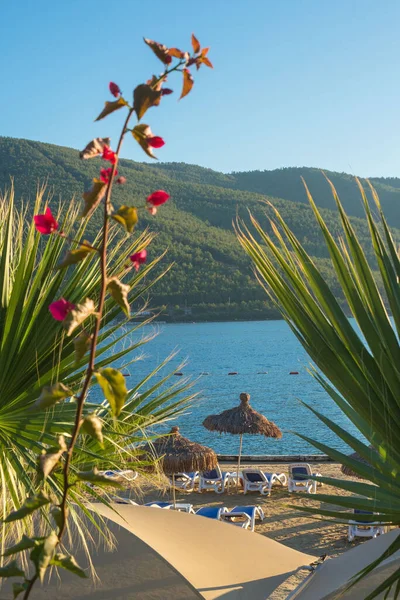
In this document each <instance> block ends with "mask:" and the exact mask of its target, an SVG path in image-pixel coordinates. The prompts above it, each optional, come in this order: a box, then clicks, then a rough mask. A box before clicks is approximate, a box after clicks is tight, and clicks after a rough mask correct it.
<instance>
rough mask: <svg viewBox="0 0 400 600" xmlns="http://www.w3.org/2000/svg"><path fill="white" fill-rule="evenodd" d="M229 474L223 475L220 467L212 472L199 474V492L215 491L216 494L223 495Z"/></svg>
mask: <svg viewBox="0 0 400 600" xmlns="http://www.w3.org/2000/svg"><path fill="white" fill-rule="evenodd" d="M228 476H229V473H223V472H222V471H221V468H220V466H219V465H217V466H216V467H215V469H212V470H211V471H202V472H200V474H199V492H200V493H201V492H202V491H203V490H213V491H214V492H215V493H216V494H223V492H224V491H225V484H226V480H227V477H228Z"/></svg>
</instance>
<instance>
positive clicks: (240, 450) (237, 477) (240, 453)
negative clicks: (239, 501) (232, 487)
mask: <svg viewBox="0 0 400 600" xmlns="http://www.w3.org/2000/svg"><path fill="white" fill-rule="evenodd" d="M242 442H243V434H242V433H241V434H240V444H239V456H238V466H237V476H236V493H237V494H238V493H239V471H240V458H241V456H242Z"/></svg>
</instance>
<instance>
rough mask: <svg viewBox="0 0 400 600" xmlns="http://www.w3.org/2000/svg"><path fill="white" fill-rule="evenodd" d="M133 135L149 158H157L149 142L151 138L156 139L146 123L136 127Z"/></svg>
mask: <svg viewBox="0 0 400 600" xmlns="http://www.w3.org/2000/svg"><path fill="white" fill-rule="evenodd" d="M132 135H133V137H134V138H135V140H136V141H137V143H138V144H139V145H140V146H141V148H142V149H143V150H144V151H145V152H146V154H147V156H150V158H156V156H154V154H153V150H152V147H151V146H150V145H149V142H148V139H149V138H150V139H152V138H154V136H153V133H152V131H151V129H150V127H149V126H148V125H145V124H144V123H140V124H139V125H136V127H134V128H133V129H132Z"/></svg>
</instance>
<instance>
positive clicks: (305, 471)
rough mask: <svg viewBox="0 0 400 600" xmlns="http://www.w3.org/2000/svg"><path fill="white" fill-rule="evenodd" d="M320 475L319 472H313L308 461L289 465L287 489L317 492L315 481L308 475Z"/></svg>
mask: <svg viewBox="0 0 400 600" xmlns="http://www.w3.org/2000/svg"><path fill="white" fill-rule="evenodd" d="M310 476H311V477H322V476H321V473H313V472H312V469H311V467H310V465H309V464H308V463H295V464H293V465H289V477H288V490H289V492H306V493H307V494H316V493H317V481H316V480H315V479H308V478H309V477H310Z"/></svg>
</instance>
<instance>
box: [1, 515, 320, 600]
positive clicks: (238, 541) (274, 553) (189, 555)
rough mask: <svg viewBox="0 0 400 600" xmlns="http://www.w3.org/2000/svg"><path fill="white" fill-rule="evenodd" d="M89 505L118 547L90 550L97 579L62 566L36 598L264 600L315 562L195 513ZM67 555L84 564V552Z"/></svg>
mask: <svg viewBox="0 0 400 600" xmlns="http://www.w3.org/2000/svg"><path fill="white" fill-rule="evenodd" d="M91 508H92V509H93V510H94V511H97V512H98V513H100V514H101V515H103V517H105V520H106V523H107V525H108V526H109V527H110V529H111V531H112V533H113V534H114V536H115V541H116V544H117V551H115V552H107V551H105V550H104V546H103V545H100V546H99V548H98V549H97V550H96V551H95V552H93V555H92V559H93V564H94V567H95V569H96V571H97V574H98V576H99V578H100V580H101V583H97V585H96V586H94V585H93V582H92V581H91V580H90V579H87V580H85V579H80V578H78V577H76V576H74V575H72V574H70V573H67V572H65V571H62V572H60V573H59V574H60V576H61V585H60V582H59V581H58V580H57V578H56V577H53V578H52V580H51V582H50V584H49V585H46V586H45V587H43V588H41V587H40V585H38V586H37V588H35V593H34V598H35V600H49V599H50V598H51V600H70V599H71V598H73V599H74V600H110V599H112V600H196V599H199V598H203V599H205V600H214V599H217V598H224V599H226V600H227V599H228V598H229V600H266V599H267V598H269V597H270V594H271V593H272V592H273V591H274V590H275V589H276V588H277V587H278V586H279V585H280V584H281V583H282V582H283V581H285V580H286V579H287V578H288V577H289V576H290V575H291V574H292V573H293V572H294V571H296V570H297V568H298V567H300V566H302V565H308V564H310V563H311V562H313V561H314V560H315V556H310V555H308V554H303V553H301V552H297V551H296V550H291V549H290V548H288V547H286V546H283V545H282V544H279V543H278V542H274V541H273V540H270V539H268V538H267V537H265V536H262V535H259V534H257V533H251V532H249V531H245V530H243V529H241V528H239V527H234V526H233V525H230V524H227V523H221V522H219V521H213V520H212V519H206V518H205V517H200V516H198V515H192V514H187V513H181V512H177V511H172V510H164V509H157V508H150V507H143V506H132V505H124V504H115V505H114V508H115V510H117V511H118V513H119V515H118V514H117V513H116V512H114V511H113V510H112V509H110V508H108V507H106V506H104V505H102V504H94V505H91ZM92 533H93V530H92ZM93 535H94V534H93ZM94 537H95V535H94ZM67 547H68V544H67ZM92 549H93V546H92ZM73 553H74V555H75V557H76V558H77V560H78V562H79V563H80V564H81V565H82V566H84V565H86V564H87V561H86V560H85V558H84V552H83V550H80V551H73ZM8 585H9V584H8ZM9 590H10V588H9V587H6V588H5V589H2V591H1V598H2V600H3V598H4V600H6V599H7V600H9V599H11V598H12V594H11V593H10V591H9ZM6 591H7V592H8V594H9V595H6Z"/></svg>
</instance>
